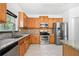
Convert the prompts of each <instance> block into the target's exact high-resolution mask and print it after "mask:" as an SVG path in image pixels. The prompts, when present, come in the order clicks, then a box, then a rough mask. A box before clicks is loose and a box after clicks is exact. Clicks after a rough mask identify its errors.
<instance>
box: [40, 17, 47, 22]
mask: <svg viewBox="0 0 79 59" xmlns="http://www.w3.org/2000/svg"><path fill="white" fill-rule="evenodd" d="M39 18H40V23H48V16H40V17H39Z"/></svg>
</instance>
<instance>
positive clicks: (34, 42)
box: [30, 35, 40, 44]
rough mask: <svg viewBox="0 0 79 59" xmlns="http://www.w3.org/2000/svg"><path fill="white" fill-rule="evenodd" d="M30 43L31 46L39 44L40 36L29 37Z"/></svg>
mask: <svg viewBox="0 0 79 59" xmlns="http://www.w3.org/2000/svg"><path fill="white" fill-rule="evenodd" d="M30 39H31V43H32V44H39V43H40V36H39V35H31V38H30Z"/></svg>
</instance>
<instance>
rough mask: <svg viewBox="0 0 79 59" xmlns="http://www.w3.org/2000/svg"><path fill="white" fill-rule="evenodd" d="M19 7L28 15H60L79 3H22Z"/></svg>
mask: <svg viewBox="0 0 79 59" xmlns="http://www.w3.org/2000/svg"><path fill="white" fill-rule="evenodd" d="M19 6H20V7H21V8H22V9H23V10H24V11H25V12H26V14H28V15H59V14H61V13H63V12H65V11H66V10H69V9H71V8H74V7H77V6H79V3H21V4H19Z"/></svg>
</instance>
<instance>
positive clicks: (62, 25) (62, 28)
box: [53, 22, 68, 45]
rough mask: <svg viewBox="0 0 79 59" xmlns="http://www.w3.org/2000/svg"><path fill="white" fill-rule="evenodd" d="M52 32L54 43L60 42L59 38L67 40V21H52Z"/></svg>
mask: <svg viewBox="0 0 79 59" xmlns="http://www.w3.org/2000/svg"><path fill="white" fill-rule="evenodd" d="M53 33H54V34H55V36H54V37H55V44H58V45H59V44H60V40H68V23H66V22H56V23H53Z"/></svg>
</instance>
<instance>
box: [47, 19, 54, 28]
mask: <svg viewBox="0 0 79 59" xmlns="http://www.w3.org/2000/svg"><path fill="white" fill-rule="evenodd" d="M53 23H54V19H53V18H49V21H48V27H49V28H52V27H53Z"/></svg>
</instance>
